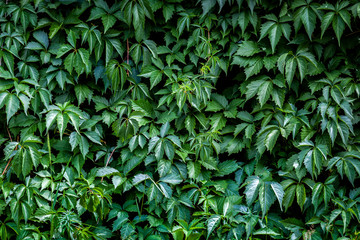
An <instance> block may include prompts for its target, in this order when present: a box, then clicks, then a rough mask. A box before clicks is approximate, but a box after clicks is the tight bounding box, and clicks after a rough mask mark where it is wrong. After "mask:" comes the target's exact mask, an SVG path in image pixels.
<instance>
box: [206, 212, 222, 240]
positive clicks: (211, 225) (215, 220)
mask: <svg viewBox="0 0 360 240" xmlns="http://www.w3.org/2000/svg"><path fill="white" fill-rule="evenodd" d="M220 220H221V216H219V215H212V216H211V217H210V218H209V219H208V220H207V239H208V238H209V236H210V234H211V233H212V232H213V231H214V229H215V228H216V227H217V226H218V225H219V223H220Z"/></svg>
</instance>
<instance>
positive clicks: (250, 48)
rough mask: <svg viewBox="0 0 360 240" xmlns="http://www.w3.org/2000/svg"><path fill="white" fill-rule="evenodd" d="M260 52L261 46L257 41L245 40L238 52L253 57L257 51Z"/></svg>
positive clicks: (240, 54)
mask: <svg viewBox="0 0 360 240" xmlns="http://www.w3.org/2000/svg"><path fill="white" fill-rule="evenodd" d="M259 52H260V48H259V47H258V45H257V44H256V42H252V41H244V42H242V43H241V44H240V46H239V49H238V50H237V52H236V54H237V55H239V56H243V57H251V56H253V55H254V54H256V53H259Z"/></svg>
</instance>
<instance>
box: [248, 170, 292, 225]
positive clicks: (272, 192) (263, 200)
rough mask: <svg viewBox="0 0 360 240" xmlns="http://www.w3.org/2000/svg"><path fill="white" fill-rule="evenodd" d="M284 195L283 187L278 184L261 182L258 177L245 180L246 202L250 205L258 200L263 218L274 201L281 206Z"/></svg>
mask: <svg viewBox="0 0 360 240" xmlns="http://www.w3.org/2000/svg"><path fill="white" fill-rule="evenodd" d="M284 194H285V192H284V190H283V187H282V186H281V185H280V184H279V183H276V182H268V181H263V180H262V179H260V178H259V177H258V176H250V177H248V178H247V180H246V189H245V195H246V202H247V204H248V205H250V204H252V203H253V202H254V201H255V200H256V198H258V200H259V202H260V206H261V210H262V217H263V218H264V217H265V215H266V213H267V212H268V210H269V208H270V206H271V205H272V204H273V203H274V202H275V200H276V199H277V200H278V202H279V204H280V206H282V201H283V199H284Z"/></svg>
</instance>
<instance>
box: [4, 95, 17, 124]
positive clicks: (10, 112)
mask: <svg viewBox="0 0 360 240" xmlns="http://www.w3.org/2000/svg"><path fill="white" fill-rule="evenodd" d="M19 109H20V101H19V99H18V98H17V97H16V96H15V95H14V94H8V95H7V97H6V122H7V123H9V121H10V118H11V117H12V116H14V115H15V113H16V112H17V111H18V110H19Z"/></svg>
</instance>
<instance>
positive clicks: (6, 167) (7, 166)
mask: <svg viewBox="0 0 360 240" xmlns="http://www.w3.org/2000/svg"><path fill="white" fill-rule="evenodd" d="M6 130H7V132H8V134H9V138H10V141H11V142H12V141H13V140H12V137H11V134H10V131H9V128H8V127H6ZM18 139H19V136H18ZM18 141H19V140H18ZM17 148H18V146H16V147H15V150H17ZM12 159H13V158H10V159H9V161H8V163H7V164H6V166H5V168H4V171H3V172H2V173H1V176H3V175H4V174H5V173H6V171H7V170H8V168H10V163H11V161H12Z"/></svg>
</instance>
